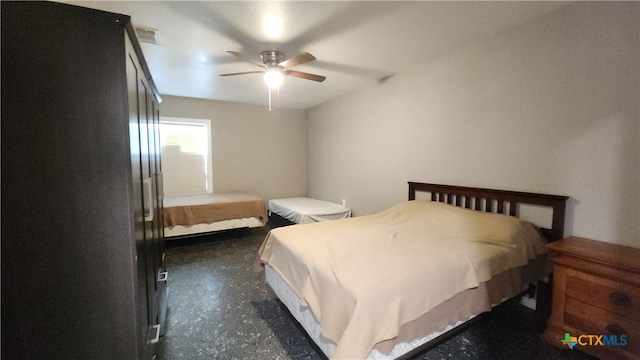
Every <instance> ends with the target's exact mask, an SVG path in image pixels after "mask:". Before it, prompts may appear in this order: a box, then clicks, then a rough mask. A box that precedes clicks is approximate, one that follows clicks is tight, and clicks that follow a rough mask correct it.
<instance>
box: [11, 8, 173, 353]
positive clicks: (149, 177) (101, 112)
mask: <svg viewBox="0 0 640 360" xmlns="http://www.w3.org/2000/svg"><path fill="white" fill-rule="evenodd" d="M0 6H1V8H2V32H1V36H2V41H1V44H2V58H1V60H2V78H1V80H2V108H1V111H2V112H1V116H2V119H1V125H2V183H1V189H2V198H1V200H2V219H1V221H2V222H1V230H2V239H1V244H2V253H1V256H2V261H1V263H2V358H3V359H65V360H69V359H108V360H126V359H153V358H155V356H156V354H157V351H158V350H157V344H158V341H159V336H160V335H161V333H162V332H163V331H164V328H165V324H164V317H165V314H166V303H167V292H168V289H167V286H166V279H167V275H166V270H165V268H164V265H163V257H164V237H163V226H162V166H161V161H160V160H161V159H160V144H159V140H158V135H159V125H158V121H159V105H158V104H159V101H160V97H159V96H158V92H157V90H156V88H155V85H154V83H153V80H152V78H151V76H150V73H149V70H148V68H147V66H146V63H145V61H144V58H143V56H142V52H141V49H140V45H139V44H138V42H137V40H136V37H135V33H134V30H133V26H132V25H131V22H130V19H129V17H128V16H125V15H119V14H112V13H107V12H102V11H96V10H91V9H86V8H82V7H77V6H72V5H67V4H60V3H49V2H6V1H2V2H1V3H0Z"/></svg>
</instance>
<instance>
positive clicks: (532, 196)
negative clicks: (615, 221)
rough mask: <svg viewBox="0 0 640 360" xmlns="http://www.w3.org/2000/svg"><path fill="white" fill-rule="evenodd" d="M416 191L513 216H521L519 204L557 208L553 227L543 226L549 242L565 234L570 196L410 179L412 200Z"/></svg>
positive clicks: (465, 205) (451, 201) (476, 208)
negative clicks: (566, 206) (430, 182)
mask: <svg viewBox="0 0 640 360" xmlns="http://www.w3.org/2000/svg"><path fill="white" fill-rule="evenodd" d="M416 192H427V193H431V201H438V202H443V203H447V204H450V205H454V206H458V207H463V208H466V209H473V210H478V211H484V212H492V213H499V214H506V215H511V216H518V214H517V212H518V204H530V205H540V206H548V207H551V208H552V209H553V215H552V222H551V228H550V229H548V228H544V227H541V228H540V229H541V231H542V233H543V234H544V236H545V237H546V238H547V241H549V242H551V241H555V240H559V239H561V238H563V237H564V213H565V205H566V202H567V199H569V197H568V196H561V195H547V194H536V193H526V192H518V191H508V190H492V189H482V188H474V187H465V186H452V185H439V184H426V183H419V182H409V200H415V199H416Z"/></svg>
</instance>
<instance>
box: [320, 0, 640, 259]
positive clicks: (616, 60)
mask: <svg viewBox="0 0 640 360" xmlns="http://www.w3.org/2000/svg"><path fill="white" fill-rule="evenodd" d="M639 9H640V3H637V2H630V3H629V2H625V3H608V2H604V3H593V2H580V3H574V4H571V5H569V6H566V7H563V8H561V9H559V10H558V11H555V12H553V13H551V14H547V15H545V16H544V17H542V18H540V19H537V20H535V21H532V22H529V23H527V24H524V25H522V26H519V27H516V28H512V29H510V30H508V31H506V32H504V33H501V34H499V35H497V36H495V37H493V38H491V39H488V40H487V41H485V42H482V43H477V44H474V45H473V46H472V47H468V48H464V49H458V50H457V51H455V52H451V53H447V54H443V55H442V56H441V57H440V58H438V59H436V60H432V61H429V62H428V63H424V64H421V65H420V66H417V67H415V68H412V69H410V70H408V71H404V72H401V73H398V74H396V75H394V76H392V77H390V78H388V79H386V80H384V81H382V82H380V83H379V84H378V85H376V86H374V87H372V88H368V89H365V90H361V91H358V92H354V93H351V94H348V95H346V96H343V97H341V98H338V99H335V100H332V101H330V102H327V103H325V104H322V105H319V106H317V107H314V108H312V109H310V110H309V114H308V134H309V140H308V141H309V150H308V156H309V185H308V189H309V195H310V196H312V197H316V198H320V199H326V200H330V201H335V202H340V201H341V199H343V198H344V199H346V200H347V204H348V206H350V207H351V208H352V209H353V212H354V214H355V215H365V214H370V213H374V212H377V211H380V210H383V209H385V208H387V207H389V206H391V205H393V204H396V203H398V202H400V201H403V200H404V199H406V197H407V185H406V182H407V181H422V182H435V183H444V184H454V185H468V186H478V187H489V188H498V189H508V190H518V191H529V192H543V193H551V194H558V195H569V196H571V200H570V201H569V203H568V213H567V224H566V235H576V236H584V237H590V238H594V239H598V240H602V241H607V242H613V243H619V244H626V245H631V246H635V247H640V241H639V239H640V209H639V205H638V204H639V203H640V147H639V145H638V144H639V141H638V140H639V139H640V128H639V123H640V116H639V113H640V107H639V105H638V103H639V99H640V90H639V87H640V75H639V74H640V70H639V66H640V65H639V64H640V62H639V59H640V44H639V43H640V29H639V27H640V25H639V24H640V22H638V18H639V16H640V10H639ZM416 46H419V44H416Z"/></svg>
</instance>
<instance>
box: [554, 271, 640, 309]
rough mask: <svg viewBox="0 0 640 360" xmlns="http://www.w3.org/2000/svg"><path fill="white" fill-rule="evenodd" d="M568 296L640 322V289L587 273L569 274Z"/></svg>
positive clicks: (569, 272)
mask: <svg viewBox="0 0 640 360" xmlns="http://www.w3.org/2000/svg"><path fill="white" fill-rule="evenodd" d="M566 284H567V285H566V296H568V297H572V298H574V299H578V300H580V301H582V302H585V303H587V304H591V305H593V306H596V307H599V308H602V309H605V310H608V311H611V312H614V313H616V314H619V315H622V316H624V317H627V318H630V319H636V320H640V289H639V288H637V287H632V286H629V285H625V284H621V283H619V282H617V281H613V280H609V279H605V278H601V277H596V276H593V275H590V274H587V273H583V272H579V271H574V270H569V271H568V272H567V283H566Z"/></svg>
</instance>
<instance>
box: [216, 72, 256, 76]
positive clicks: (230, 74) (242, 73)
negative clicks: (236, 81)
mask: <svg viewBox="0 0 640 360" xmlns="http://www.w3.org/2000/svg"><path fill="white" fill-rule="evenodd" d="M262 73H264V71H243V72H237V73H228V74H220V76H235V75H245V74H262Z"/></svg>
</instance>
